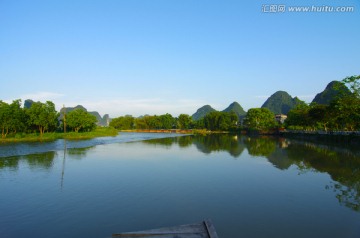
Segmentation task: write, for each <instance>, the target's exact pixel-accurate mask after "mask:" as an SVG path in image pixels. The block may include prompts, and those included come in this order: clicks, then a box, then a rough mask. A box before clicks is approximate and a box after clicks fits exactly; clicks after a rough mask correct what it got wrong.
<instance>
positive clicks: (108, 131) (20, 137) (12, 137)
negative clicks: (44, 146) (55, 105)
mask: <svg viewBox="0 0 360 238" xmlns="http://www.w3.org/2000/svg"><path fill="white" fill-rule="evenodd" d="M117 134H118V131H117V130H116V129H114V128H111V127H97V128H96V129H95V130H93V131H89V132H81V133H77V132H68V133H63V132H49V133H44V134H43V135H42V136H40V134H39V133H16V134H13V133H11V134H9V136H8V137H7V138H6V139H2V142H31V141H53V140H57V139H68V140H81V139H91V138H95V137H103V136H116V135H117Z"/></svg>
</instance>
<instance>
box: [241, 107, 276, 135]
mask: <svg viewBox="0 0 360 238" xmlns="http://www.w3.org/2000/svg"><path fill="white" fill-rule="evenodd" d="M244 125H245V127H247V128H249V129H255V130H268V129H272V128H275V126H276V122H275V115H274V113H272V112H271V111H270V110H269V109H267V108H251V109H249V111H248V112H247V114H246V116H245V118H244Z"/></svg>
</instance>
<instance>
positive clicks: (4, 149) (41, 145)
mask: <svg viewBox="0 0 360 238" xmlns="http://www.w3.org/2000/svg"><path fill="white" fill-rule="evenodd" d="M173 136H180V135H179V134H170V133H126V132H121V133H120V134H119V135H118V136H116V137H98V138H94V139H89V140H67V141H66V148H68V149H70V148H84V147H90V146H95V145H101V144H110V143H124V142H130V141H141V140H149V139H154V138H164V137H173ZM63 149H64V140H63V139H60V140H56V141H51V142H27V143H9V144H0V157H7V156H17V155H28V154H35V153H44V152H47V151H58V150H63Z"/></svg>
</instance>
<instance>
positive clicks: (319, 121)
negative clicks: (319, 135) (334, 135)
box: [285, 75, 360, 131]
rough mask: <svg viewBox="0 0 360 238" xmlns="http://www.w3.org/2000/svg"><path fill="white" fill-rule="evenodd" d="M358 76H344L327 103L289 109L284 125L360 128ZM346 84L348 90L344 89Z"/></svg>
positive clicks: (344, 128)
mask: <svg viewBox="0 0 360 238" xmlns="http://www.w3.org/2000/svg"><path fill="white" fill-rule="evenodd" d="M359 80H360V76H359V75H358V76H351V77H347V78H345V79H344V80H343V81H342V82H341V83H342V86H341V87H337V88H338V90H339V92H338V93H337V94H336V97H334V98H333V99H332V100H331V101H330V103H329V105H324V104H317V103H311V104H310V105H300V106H297V107H296V108H294V109H293V110H291V111H290V112H289V114H288V118H287V119H286V121H285V125H286V127H287V128H289V129H298V130H324V131H328V130H332V131H343V130H344V131H354V130H359V129H360V83H359ZM346 85H347V86H348V88H349V89H350V92H349V90H344V88H346V89H348V88H347V87H346Z"/></svg>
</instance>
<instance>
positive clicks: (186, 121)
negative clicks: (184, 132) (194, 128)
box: [177, 114, 192, 129]
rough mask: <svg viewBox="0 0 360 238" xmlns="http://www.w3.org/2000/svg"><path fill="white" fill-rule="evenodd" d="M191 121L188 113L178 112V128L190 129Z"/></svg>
mask: <svg viewBox="0 0 360 238" xmlns="http://www.w3.org/2000/svg"><path fill="white" fill-rule="evenodd" d="M191 123H192V119H191V116H189V115H188V114H180V115H179V117H178V120H177V127H178V128H179V129H190V126H191Z"/></svg>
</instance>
